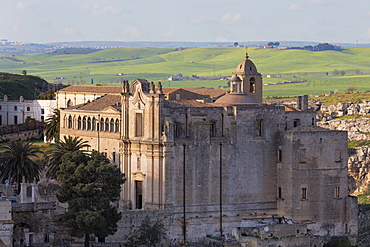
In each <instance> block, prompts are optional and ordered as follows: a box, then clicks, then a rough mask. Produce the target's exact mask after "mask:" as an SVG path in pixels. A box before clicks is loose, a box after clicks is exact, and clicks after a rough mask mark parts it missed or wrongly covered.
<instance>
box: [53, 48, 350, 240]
mask: <svg viewBox="0 0 370 247" xmlns="http://www.w3.org/2000/svg"><path fill="white" fill-rule="evenodd" d="M57 107H58V108H60V109H61V129H60V132H61V137H63V136H66V135H71V136H78V137H81V138H83V140H86V141H88V142H89V144H90V145H91V149H93V150H97V151H99V152H102V153H104V154H105V155H106V156H107V157H108V158H109V159H110V160H111V161H112V163H115V164H116V165H117V166H119V167H120V168H121V170H122V172H124V173H125V175H126V177H127V181H126V183H125V184H124V185H123V188H122V193H121V199H120V202H119V206H120V208H121V209H122V212H123V217H122V220H121V222H120V224H119V229H118V231H117V233H116V234H115V235H114V236H110V237H109V239H110V241H115V240H117V241H119V240H120V239H123V238H124V235H127V234H129V232H130V230H133V228H135V227H137V226H139V225H140V223H141V221H140V219H143V217H145V216H146V215H149V216H150V217H155V218H158V219H161V220H163V222H164V224H165V227H166V230H167V233H168V235H167V237H168V238H170V239H183V240H185V239H189V240H190V239H197V238H202V237H204V236H206V235H209V234H219V235H231V234H234V235H235V231H236V230H235V229H241V228H243V227H244V228H245V229H251V232H254V233H257V231H262V230H261V229H260V228H259V227H260V226H261V223H258V222H264V223H263V224H265V225H273V226H274V227H275V228H276V229H278V228H279V226H282V227H283V226H286V225H297V226H299V227H301V228H302V225H303V226H304V227H303V228H304V229H305V230H304V233H306V234H307V233H310V234H311V235H318V236H324V235H327V234H328V233H329V234H330V235H340V236H348V237H349V238H350V239H351V240H352V242H354V241H355V239H356V235H357V198H355V197H352V196H349V195H348V185H347V180H348V177H347V156H348V152H347V132H344V131H332V130H327V129H323V128H320V127H318V126H316V117H315V112H314V111H312V110H310V109H309V108H308V101H307V97H306V96H303V97H300V100H299V102H298V104H297V108H292V107H288V106H284V105H267V104H263V103H262V75H261V74H260V73H259V72H258V71H257V68H256V66H255V65H254V63H253V62H252V61H251V60H250V59H249V57H248V55H246V57H245V59H244V60H242V61H241V62H240V63H239V64H238V65H237V67H236V70H235V72H234V73H233V74H232V77H231V80H230V92H227V91H225V90H221V89H220V90H219V89H185V88H164V87H162V85H161V84H160V83H158V85H154V84H153V83H150V82H148V81H146V80H143V79H137V80H134V81H133V82H132V83H129V82H128V81H124V82H123V85H122V87H104V86H70V87H67V88H64V89H61V90H59V91H58V93H57ZM261 219H263V220H262V221H261ZM256 222H257V223H256ZM263 224H262V225H263ZM275 228H274V229H275ZM301 228H299V229H301ZM263 229H264V230H265V234H266V233H267V231H268V229H272V228H271V227H270V228H266V227H264V228H263ZM266 229H267V231H266ZM281 229H282V228H281ZM297 229H298V228H297ZM297 229H295V230H294V234H293V235H297V234H298V235H299V234H302V230H301V232H299V229H298V230H297ZM278 232H279V231H278V230H276V231H275V232H272V231H271V230H270V231H269V232H268V233H269V234H268V235H266V236H267V237H273V236H278V235H279V233H278ZM248 234H249V233H248ZM251 235H253V233H251ZM255 235H257V234H255ZM258 235H260V236H261V235H262V234H261V233H259V234H258ZM286 235H288V234H286Z"/></svg>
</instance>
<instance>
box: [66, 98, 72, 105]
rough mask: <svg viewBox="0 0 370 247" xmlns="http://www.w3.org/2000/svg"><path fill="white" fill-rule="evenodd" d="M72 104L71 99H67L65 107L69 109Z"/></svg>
mask: <svg viewBox="0 0 370 247" xmlns="http://www.w3.org/2000/svg"><path fill="white" fill-rule="evenodd" d="M72 105H73V104H72V100H71V99H69V100H68V101H67V107H70V106H72Z"/></svg>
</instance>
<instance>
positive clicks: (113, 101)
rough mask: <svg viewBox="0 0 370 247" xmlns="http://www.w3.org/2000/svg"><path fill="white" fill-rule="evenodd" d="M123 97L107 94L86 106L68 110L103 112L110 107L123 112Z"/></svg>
mask: <svg viewBox="0 0 370 247" xmlns="http://www.w3.org/2000/svg"><path fill="white" fill-rule="evenodd" d="M120 104H121V95H115V94H107V95H104V96H102V97H100V98H97V99H96V100H93V101H92V102H88V103H85V104H81V105H77V106H71V107H69V108H67V109H68V110H78V111H102V110H104V109H106V108H108V107H109V106H112V107H114V108H115V109H117V110H119V111H120V110H121V106H120Z"/></svg>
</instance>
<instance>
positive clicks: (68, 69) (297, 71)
mask: <svg viewBox="0 0 370 247" xmlns="http://www.w3.org/2000/svg"><path fill="white" fill-rule="evenodd" d="M63 53H65V52H63ZM248 53H249V55H250V59H252V60H253V62H254V63H255V64H256V65H257V68H258V70H259V71H260V72H261V73H262V74H263V75H267V74H279V75H281V77H280V78H264V83H266V84H272V83H276V82H278V81H292V80H293V81H298V80H305V81H306V82H303V83H292V84H276V85H265V86H264V96H265V97H267V96H295V95H302V94H310V95H316V94H322V93H327V92H329V91H338V92H345V91H346V90H347V89H348V88H349V87H355V88H356V90H357V91H366V90H369V89H370V86H369V80H370V59H369V57H370V48H367V47H364V48H345V49H344V50H343V51H315V52H313V51H304V50H283V49H263V48H248ZM244 55H245V48H239V47H208V48H189V49H175V48H153V49H138V48H115V49H106V50H99V51H96V52H91V53H88V54H60V53H54V54H52V53H44V54H37V55H32V56H19V57H14V58H15V59H0V71H4V72H11V73H20V72H21V71H22V70H27V73H28V74H32V75H37V76H40V77H42V78H44V79H46V80H47V81H48V82H50V83H53V82H63V83H65V84H90V83H92V79H93V83H94V84H97V83H99V84H104V85H119V83H120V81H121V80H122V79H123V78H125V79H128V80H133V79H136V78H145V79H148V80H151V81H162V82H163V85H164V86H172V87H214V88H218V87H220V86H226V85H227V82H226V81H225V80H201V81H200V80H191V81H190V80H188V81H167V78H168V77H170V76H171V75H175V74H178V73H181V74H182V75H183V76H188V77H191V76H192V75H196V76H200V77H219V76H230V75H231V73H232V72H233V71H234V70H235V67H236V65H237V64H238V63H239V61H240V60H242V59H243V58H244ZM3 58H7V57H6V56H3ZM335 71H337V72H341V71H344V73H343V72H342V75H341V74H340V73H334V72H335ZM118 74H119V75H118ZM61 78H63V79H61Z"/></svg>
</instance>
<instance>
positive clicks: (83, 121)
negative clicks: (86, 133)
mask: <svg viewBox="0 0 370 247" xmlns="http://www.w3.org/2000/svg"><path fill="white" fill-rule="evenodd" d="M82 129H83V130H86V117H84V118H83V119H82Z"/></svg>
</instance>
